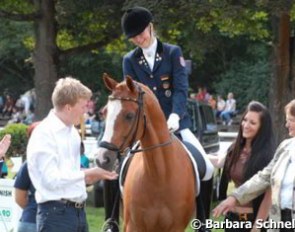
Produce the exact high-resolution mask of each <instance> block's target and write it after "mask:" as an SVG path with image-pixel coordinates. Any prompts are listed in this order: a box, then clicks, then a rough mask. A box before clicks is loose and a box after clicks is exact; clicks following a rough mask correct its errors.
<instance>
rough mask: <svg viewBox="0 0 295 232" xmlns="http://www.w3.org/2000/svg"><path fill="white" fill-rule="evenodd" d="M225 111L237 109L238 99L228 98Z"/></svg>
mask: <svg viewBox="0 0 295 232" xmlns="http://www.w3.org/2000/svg"><path fill="white" fill-rule="evenodd" d="M224 110H225V111H235V110H236V100H235V99H233V98H232V99H227V100H226V102H225V109H224Z"/></svg>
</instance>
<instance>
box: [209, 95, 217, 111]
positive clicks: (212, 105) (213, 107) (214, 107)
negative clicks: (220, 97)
mask: <svg viewBox="0 0 295 232" xmlns="http://www.w3.org/2000/svg"><path fill="white" fill-rule="evenodd" d="M208 104H209V105H210V106H211V108H212V109H213V111H214V113H215V112H216V100H215V99H214V96H213V95H211V94H209V96H208Z"/></svg>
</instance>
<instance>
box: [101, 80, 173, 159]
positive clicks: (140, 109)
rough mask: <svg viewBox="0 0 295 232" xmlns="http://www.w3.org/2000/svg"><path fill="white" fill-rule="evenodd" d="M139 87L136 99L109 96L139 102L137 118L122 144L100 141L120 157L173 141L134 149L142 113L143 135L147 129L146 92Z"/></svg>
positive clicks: (113, 98)
mask: <svg viewBox="0 0 295 232" xmlns="http://www.w3.org/2000/svg"><path fill="white" fill-rule="evenodd" d="M137 87H138V90H139V93H138V98H137V99H134V98H129V97H126V98H124V97H114V96H112V95H111V96H109V100H111V101H112V100H120V101H131V102H135V103H137V104H138V109H137V111H136V120H135V121H134V123H133V125H132V127H131V129H130V131H129V133H128V135H127V136H126V137H125V140H124V141H123V143H122V144H121V146H120V147H117V146H116V145H115V144H113V143H109V142H107V141H101V142H100V143H99V147H102V148H105V149H108V150H110V151H114V152H116V153H117V155H118V158H119V156H120V154H121V153H125V152H127V151H130V153H137V152H142V151H146V150H151V149H154V148H157V147H162V146H166V145H169V144H170V143H172V138H170V139H169V141H167V142H164V143H160V144H156V145H152V146H150V147H147V148H142V149H134V150H132V149H131V146H132V145H133V144H134V143H135V142H136V141H135V139H136V133H137V130H138V126H139V121H140V114H141V113H142V115H143V121H144V128H143V134H142V137H143V136H144V134H145V130H146V115H145V113H144V109H143V96H144V94H145V92H144V91H142V89H141V88H140V86H139V85H137ZM130 136H132V139H131V142H130V143H129V145H128V146H127V148H126V149H124V150H123V148H124V145H125V144H126V142H127V139H128V138H129V137H130Z"/></svg>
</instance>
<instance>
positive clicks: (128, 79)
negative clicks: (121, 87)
mask: <svg viewBox="0 0 295 232" xmlns="http://www.w3.org/2000/svg"><path fill="white" fill-rule="evenodd" d="M125 78H126V84H127V87H128V89H129V90H130V91H131V92H134V90H135V85H134V82H133V80H132V77H131V76H128V75H127V76H126V77H125Z"/></svg>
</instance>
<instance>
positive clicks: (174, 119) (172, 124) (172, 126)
mask: <svg viewBox="0 0 295 232" xmlns="http://www.w3.org/2000/svg"><path fill="white" fill-rule="evenodd" d="M179 119H180V118H179V116H178V114H175V113H172V114H170V115H169V118H168V121H167V125H168V129H169V131H172V132H175V131H177V130H178V128H179Z"/></svg>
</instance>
